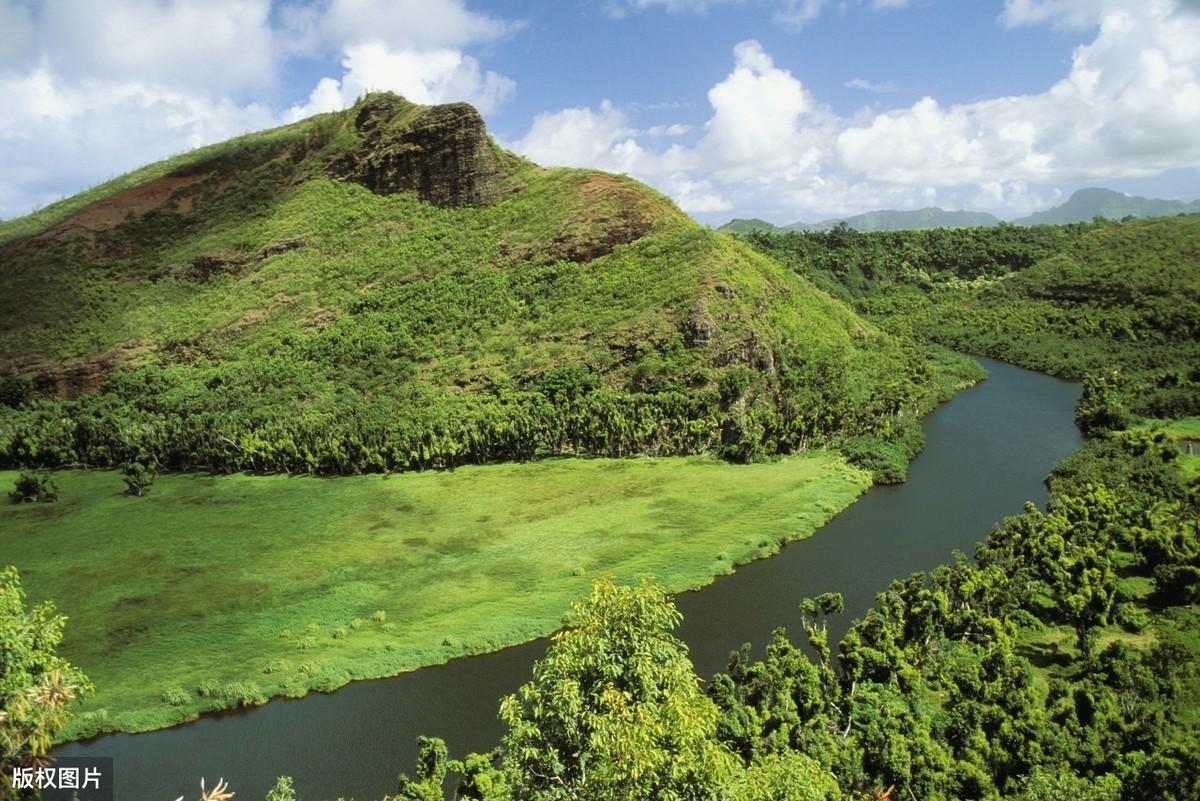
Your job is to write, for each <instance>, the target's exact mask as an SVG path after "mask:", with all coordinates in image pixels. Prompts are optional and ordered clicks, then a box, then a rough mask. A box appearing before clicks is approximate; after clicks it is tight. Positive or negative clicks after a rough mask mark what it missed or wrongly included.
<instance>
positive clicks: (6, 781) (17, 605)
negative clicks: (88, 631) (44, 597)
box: [0, 567, 92, 801]
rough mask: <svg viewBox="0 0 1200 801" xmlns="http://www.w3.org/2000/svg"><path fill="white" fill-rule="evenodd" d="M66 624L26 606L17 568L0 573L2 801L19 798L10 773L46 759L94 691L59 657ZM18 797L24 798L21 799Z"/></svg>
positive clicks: (43, 608)
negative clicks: (79, 706)
mask: <svg viewBox="0 0 1200 801" xmlns="http://www.w3.org/2000/svg"><path fill="white" fill-rule="evenodd" d="M65 624H66V618H65V617H63V616H62V615H60V614H58V612H57V611H56V610H55V608H54V605H53V604H50V603H43V604H40V605H38V606H31V607H29V608H26V606H25V592H24V590H23V589H22V588H21V581H20V576H18V575H17V569H16V568H15V567H0V713H2V714H0V799H4V801H8V800H9V799H15V798H17V794H16V792H15V791H14V790H13V787H12V775H13V772H12V769H13V768H15V767H19V766H26V765H28V764H29V760H31V759H33V758H35V757H44V756H45V755H46V754H47V753H49V751H50V746H51V745H52V744H53V743H54V740H55V738H56V737H57V736H58V735H59V733H60V732H61V730H62V728H63V726H64V725H65V724H66V722H67V720H68V719H69V716H70V714H71V712H72V711H73V708H74V706H75V705H76V704H77V703H78V702H79V701H80V700H81V699H82V698H83V697H84V696H86V695H87V694H88V693H90V692H91V691H92V686H91V684H90V683H89V681H88V679H87V677H86V676H84V675H83V673H82V671H80V670H79V668H77V667H75V666H74V665H72V664H71V663H69V662H68V661H67V660H65V659H63V658H62V657H61V656H59V655H58V653H57V652H58V646H59V643H60V642H61V641H62V637H63V627H64V625H65ZM21 797H24V796H23V795H22V796H21Z"/></svg>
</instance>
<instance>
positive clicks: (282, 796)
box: [267, 776, 296, 801]
mask: <svg viewBox="0 0 1200 801" xmlns="http://www.w3.org/2000/svg"><path fill="white" fill-rule="evenodd" d="M267 801H296V792H295V791H294V790H293V789H292V778H291V777H290V776H280V777H279V778H278V779H276V780H275V786H274V787H272V788H271V790H270V792H268V793H267Z"/></svg>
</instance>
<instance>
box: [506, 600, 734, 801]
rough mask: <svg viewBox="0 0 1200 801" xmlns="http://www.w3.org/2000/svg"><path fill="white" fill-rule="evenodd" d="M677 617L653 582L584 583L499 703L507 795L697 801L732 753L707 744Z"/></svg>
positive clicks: (723, 773)
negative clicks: (587, 587) (545, 647)
mask: <svg viewBox="0 0 1200 801" xmlns="http://www.w3.org/2000/svg"><path fill="white" fill-rule="evenodd" d="M679 621H680V615H679V612H678V611H677V610H676V609H675V607H674V605H672V604H671V603H669V602H668V601H667V600H666V596H665V593H664V591H663V589H662V588H661V587H658V586H656V585H654V584H650V583H643V584H642V585H641V586H639V587H618V586H615V585H614V584H612V583H611V582H608V581H600V582H597V583H596V584H594V585H593V587H592V591H591V595H590V596H589V597H588V598H587V600H585V601H583V602H577V603H576V604H575V606H574V610H573V611H572V612H571V614H570V615H569V616H568V618H567V628H566V629H565V630H563V631H562V632H560V633H558V634H557V635H555V638H554V645H553V646H552V647H551V648H550V649H549V651H547V653H546V657H545V658H544V659H543V660H541V661H540V662H538V663H537V664H536V665H535V666H534V669H533V673H534V677H533V681H531V682H529V683H527V684H525V685H524V686H523V687H521V689H520V690H518V691H517V693H516V694H515V695H511V696H508V697H507V698H505V699H504V700H503V701H502V702H501V704H500V716H501V718H502V719H503V720H504V722H505V723H507V724H508V726H509V733H508V735H507V736H506V737H505V738H504V751H505V769H506V771H505V772H506V773H507V774H508V776H509V779H510V782H511V785H512V789H513V793H514V796H516V797H518V798H559V797H561V798H574V799H580V801H583V799H612V798H621V799H630V801H636V800H637V799H680V800H681V801H683V800H684V799H708V798H712V797H713V796H714V793H715V791H716V788H718V787H720V786H721V785H722V784H723V783H724V782H726V781H727V780H728V779H729V778H730V777H731V775H732V774H733V773H734V771H735V768H736V760H735V759H734V757H733V755H732V754H731V753H730V752H729V751H728V750H727V749H725V748H723V747H722V746H721V745H720V744H719V743H718V741H717V739H716V728H717V708H716V706H715V705H714V704H713V703H712V701H710V700H709V699H708V698H706V697H705V696H704V694H703V693H702V692H701V691H700V682H699V679H698V678H697V676H696V674H695V672H694V670H693V669H692V664H691V661H690V660H689V659H688V657H687V648H686V646H685V645H684V644H683V643H682V642H681V641H680V640H678V639H677V638H676V637H675V636H674V635H673V634H672V633H671V632H672V630H673V629H674V628H675V626H676V625H678V624H679Z"/></svg>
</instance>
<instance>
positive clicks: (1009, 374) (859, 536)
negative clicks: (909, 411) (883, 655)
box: [54, 359, 1082, 801]
mask: <svg viewBox="0 0 1200 801" xmlns="http://www.w3.org/2000/svg"><path fill="white" fill-rule="evenodd" d="M980 361H981V362H982V364H983V365H984V367H985V368H987V370H988V373H989V377H988V379H987V380H986V381H984V382H983V383H981V384H979V385H978V386H976V387H973V388H971V389H968V390H965V391H963V392H960V393H959V394H958V395H957V396H955V397H954V399H953V400H951V401H949V402H948V403H945V404H943V405H942V406H941V407H939V408H938V409H937V410H936V411H934V412H933V413H932V414H931V415H929V416H928V417H927V418H926V419H925V421H924V423H923V426H924V429H925V438H926V442H925V449H924V451H922V453H921V455H920V456H918V457H917V459H916V460H915V461H914V462H913V463H912V465H911V466H910V469H909V478H908V481H907V482H905V483H904V484H901V485H897V486H880V487H874V488H872V489H871V490H870V491H868V492H867V494H866V495H864V496H863V497H862V498H861V499H860V500H859V501H857V502H856V503H854V504H853V505H852V506H850V508H848V509H846V510H845V511H844V512H842V513H841V514H840V515H838V516H837V517H836V518H834V519H833V520H832V521H831V522H830V523H828V524H827V525H825V526H824V527H822V528H821V529H820V530H818V531H817V532H816V533H815V534H814V535H813V536H812V537H811V538H810V539H807V540H804V541H802V542H798V543H794V544H792V545H789V546H787V547H785V548H784V549H783V551H782V552H781V553H780V554H779V555H777V556H775V557H772V558H770V559H765V560H762V561H759V562H754V563H752V564H749V565H743V566H742V567H739V568H737V570H736V572H734V573H733V574H732V575H729V576H725V577H722V578H719V579H717V581H715V582H714V583H712V584H710V585H709V586H707V587H704V588H703V589H700V590H697V591H695V592H689V593H684V594H682V595H680V596H679V597H678V598H677V599H676V600H677V603H678V605H679V608H680V610H681V611H682V612H683V615H684V622H683V625H682V626H681V628H680V630H679V634H680V636H681V637H682V638H683V639H684V641H686V642H687V644H688V647H689V649H690V652H691V655H692V660H693V662H694V663H695V665H696V669H697V672H698V673H699V674H700V675H701V676H709V675H711V674H712V673H714V672H716V671H718V670H721V669H722V668H723V667H724V665H725V662H726V660H727V658H728V656H729V652H730V651H731V650H733V649H735V648H737V647H738V646H739V645H740V644H742V643H743V642H750V643H753V644H754V645H755V646H756V649H757V652H758V653H761V646H762V644H763V643H765V642H766V640H767V638H768V637H769V635H770V632H771V631H772V630H773V629H774V628H776V627H778V626H787V627H790V628H791V629H792V630H793V631H795V632H796V634H799V613H798V611H797V604H798V603H799V601H800V599H801V598H804V597H807V596H813V595H817V594H819V593H822V592H827V591H835V590H836V591H838V592H841V593H842V595H843V596H844V598H845V602H846V613H845V614H844V615H841V616H838V618H836V619H835V620H833V621H831V625H830V628H831V631H830V634H831V638H832V639H835V640H836V638H837V637H840V636H841V634H842V632H843V631H844V630H845V626H846V623H847V621H848V620H849V619H850V618H851V617H852V616H858V615H861V614H862V613H863V612H864V611H865V610H866V609H867V608H868V607H869V606H870V605H871V603H872V601H873V599H874V597H875V595H876V594H877V593H878V592H880V591H881V590H882V589H884V588H885V587H886V586H887V585H888V583H889V582H890V581H891V580H892V579H895V578H902V577H905V576H908V575H909V574H911V573H913V572H915V571H919V570H928V569H930V568H932V567H934V566H936V565H938V564H941V563H943V562H946V561H947V560H949V559H950V558H951V556H952V554H953V552H954V551H955V550H956V549H957V550H961V551H965V552H967V553H970V552H971V550H972V549H973V548H974V545H975V543H976V542H978V541H979V540H980V539H982V538H983V537H984V536H986V534H987V532H988V531H989V530H991V528H992V526H993V525H994V524H995V523H996V522H998V521H999V520H1000V519H1001V518H1003V517H1004V516H1005V515H1011V514H1017V513H1019V512H1020V511H1021V508H1022V506H1023V504H1024V503H1025V501H1027V500H1030V501H1034V502H1036V503H1038V504H1039V505H1040V504H1042V503H1044V502H1045V499H1046V488H1045V484H1044V482H1043V479H1044V477H1045V475H1046V474H1047V473H1048V472H1049V471H1050V468H1051V467H1052V466H1053V465H1054V463H1055V462H1056V461H1058V460H1059V459H1061V458H1062V457H1064V456H1066V455H1067V454H1069V453H1071V452H1072V451H1074V450H1075V449H1076V448H1078V447H1079V446H1080V444H1081V441H1082V440H1081V438H1080V435H1079V432H1078V430H1077V429H1076V428H1075V425H1074V420H1073V411H1074V406H1075V400H1076V398H1077V397H1078V395H1079V388H1078V385H1076V384H1073V383H1069V382H1065V381H1061V380H1059V379H1056V378H1051V377H1049V376H1045V375H1041V374H1039V373H1034V372H1030V371H1028V370H1022V369H1020V368H1017V367H1013V366H1011V365H1007V364H1003V363H1001V362H996V361H993V360H990V359H981V360H980ZM546 644H547V641H546V640H538V641H536V642H532V643H528V644H526V645H522V646H517V647H514V648H509V649H506V650H504V651H500V652H497V653H493V654H485V655H483V656H476V657H468V658H463V659H457V660H454V661H452V662H449V663H447V664H445V665H439V666H435V667H428V668H424V669H421V670H418V671H415V672H412V673H406V674H402V675H400V676H397V677H395V678H391V679H379V680H374V681H363V682H356V683H354V684H351V685H349V686H347V687H344V688H342V689H341V690H338V691H337V692H334V693H330V694H320V693H314V694H311V695H308V696H306V697H304V698H301V699H297V700H279V701H272V702H271V703H269V704H267V705H266V706H263V707H259V708H257V709H252V710H245V711H239V712H233V713H227V714H222V715H218V716H208V717H204V718H202V719H200V720H198V721H195V722H193V723H188V724H185V725H182V726H177V727H175V728H172V729H166V730H163V731H157V732H149V733H146V734H137V735H126V734H117V735H110V736H106V737H101V738H98V739H95V740H92V741H90V742H87V743H71V744H68V745H64V746H62V747H60V748H58V749H55V752H54V753H55V755H56V756H111V757H113V758H114V762H113V764H114V770H115V781H116V797H117V799H118V801H172V799H175V798H177V797H178V796H180V795H184V794H186V796H187V797H188V798H189V799H191V798H194V797H195V796H196V795H197V792H196V790H197V788H198V785H197V782H198V781H199V778H200V777H201V776H206V777H208V778H209V783H210V784H211V783H212V781H213V780H215V779H216V778H217V777H222V776H223V777H225V778H226V779H227V780H228V781H229V782H230V785H231V787H232V789H233V790H235V791H236V792H237V796H236V797H237V799H239V801H258V799H262V798H264V797H265V795H266V791H267V789H268V788H269V787H270V786H271V785H272V784H273V783H274V778H275V777H276V776H278V775H280V774H287V775H290V776H292V777H293V778H294V779H295V782H296V790H297V795H298V796H299V797H300V798H302V799H304V801H321V800H322V799H334V798H338V797H344V798H346V799H352V798H353V799H358V801H371V800H372V799H378V798H381V797H382V796H383V795H384V794H385V793H389V792H394V791H395V789H396V776H397V774H398V773H399V772H401V771H409V772H411V770H412V765H413V759H414V757H415V755H416V744H415V741H416V737H417V735H419V734H430V735H437V736H440V737H442V738H444V739H445V740H446V742H447V744H448V746H449V747H450V751H451V753H452V754H453V755H458V756H461V755H462V754H463V753H465V752H466V751H469V750H486V749H488V748H490V747H492V746H494V745H495V744H496V742H497V741H498V739H499V737H500V735H501V733H502V729H501V724H500V722H499V721H498V719H497V717H496V708H497V702H498V700H499V698H500V697H501V696H502V695H505V694H507V693H510V692H512V691H513V690H514V689H516V687H517V686H518V685H520V684H521V683H522V682H523V681H525V680H527V679H528V678H529V675H530V667H531V665H532V663H533V661H534V660H535V659H537V658H538V657H540V656H541V655H542V654H543V653H544V652H545V649H546Z"/></svg>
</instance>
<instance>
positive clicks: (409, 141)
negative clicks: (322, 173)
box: [330, 94, 500, 207]
mask: <svg viewBox="0 0 1200 801" xmlns="http://www.w3.org/2000/svg"><path fill="white" fill-rule="evenodd" d="M409 109H411V105H410V104H409V103H408V102H407V101H405V100H404V99H403V98H400V97H397V96H396V95H387V94H384V95H376V96H373V97H371V98H368V99H367V100H366V101H365V102H364V103H363V105H362V107H361V108H360V109H359V112H358V116H357V117H355V120H354V125H355V127H356V128H358V130H359V132H360V133H361V134H362V136H363V144H362V147H361V148H360V149H359V151H358V152H357V153H355V154H354V155H353V156H351V157H348V158H346V159H342V160H339V161H338V162H336V163H334V164H333V165H331V168H330V169H331V171H332V172H334V173H335V174H337V175H339V176H341V177H343V178H347V179H349V180H352V181H356V182H357V183H360V184H362V185H363V186H365V187H367V188H368V189H370V190H371V191H372V192H375V193H376V194H380V195H390V194H392V193H394V192H403V191H414V190H415V191H416V192H417V193H418V194H419V195H420V196H421V198H422V199H424V200H426V201H428V202H429V203H432V204H434V205H435V206H443V207H458V206H486V205H489V204H490V203H493V202H495V201H496V200H497V199H498V197H499V193H500V192H499V175H498V171H497V168H496V162H495V157H494V156H493V154H492V150H491V147H490V146H489V142H488V135H487V129H486V128H485V127H484V124H483V118H482V117H480V116H479V112H478V111H476V110H475V109H474V108H472V107H471V106H469V105H467V104H466V103H450V104H448V105H444V106H434V107H433V108H430V109H426V110H423V111H420V112H419V113H417V114H415V115H413V116H411V118H410V119H405V117H406V116H408V115H407V114H406V112H407V111H408V110H409Z"/></svg>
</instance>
